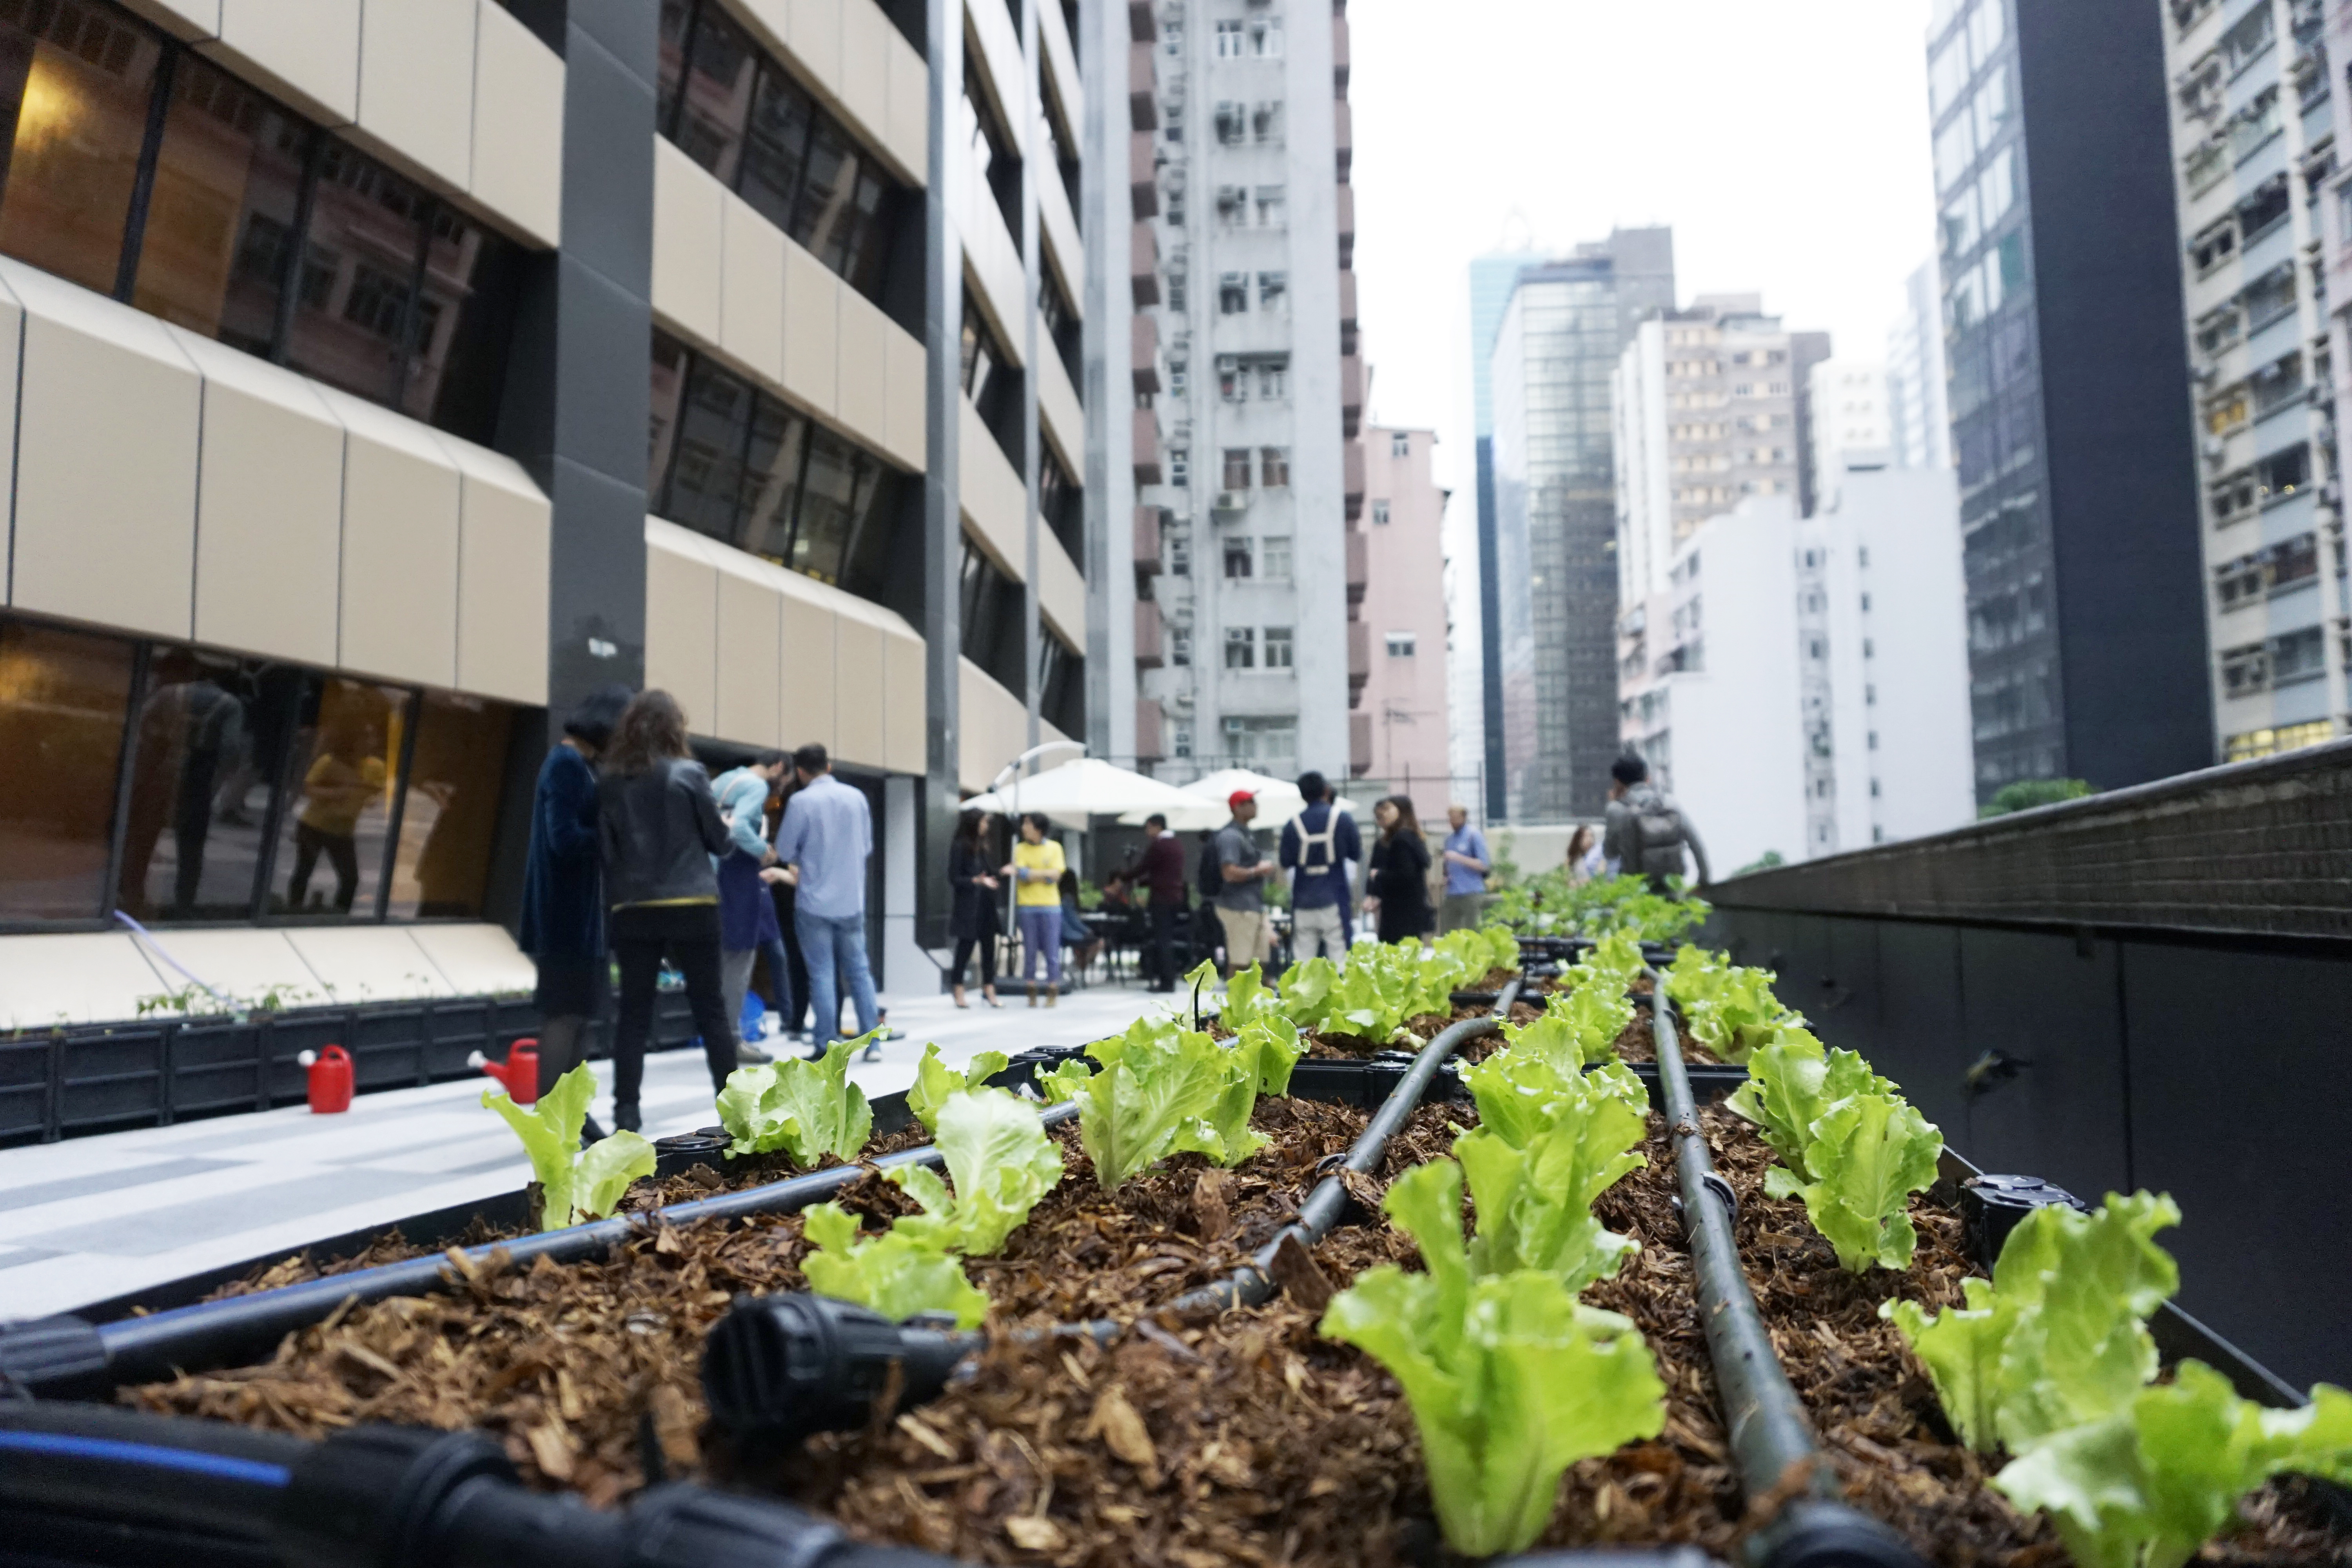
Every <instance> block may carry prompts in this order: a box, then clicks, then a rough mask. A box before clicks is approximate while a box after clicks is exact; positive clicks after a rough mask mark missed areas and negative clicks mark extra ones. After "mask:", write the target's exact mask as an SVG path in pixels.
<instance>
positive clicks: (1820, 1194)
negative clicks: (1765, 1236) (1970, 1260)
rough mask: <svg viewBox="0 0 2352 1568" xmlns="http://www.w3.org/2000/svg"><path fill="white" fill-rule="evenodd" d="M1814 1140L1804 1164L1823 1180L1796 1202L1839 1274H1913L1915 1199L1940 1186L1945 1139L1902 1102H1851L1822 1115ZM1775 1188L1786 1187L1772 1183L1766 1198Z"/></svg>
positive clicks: (1880, 1098) (1853, 1098) (1885, 1098)
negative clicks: (1876, 1270) (1832, 1252)
mask: <svg viewBox="0 0 2352 1568" xmlns="http://www.w3.org/2000/svg"><path fill="white" fill-rule="evenodd" d="M1813 1135H1814V1136H1813V1143H1812V1146H1811V1149H1809V1150H1808V1151H1807V1152H1806V1159H1807V1163H1809V1164H1810V1165H1811V1167H1812V1169H1813V1170H1814V1171H1815V1172H1817V1173H1819V1179H1818V1180H1816V1181H1814V1182H1811V1183H1810V1184H1806V1185H1805V1186H1803V1187H1802V1188H1801V1190H1800V1191H1799V1192H1798V1194H1797V1195H1799V1196H1801V1197H1802V1198H1803V1199H1804V1200H1805V1215H1806V1217H1807V1218H1809V1219H1811V1221H1812V1222H1813V1228H1814V1229H1815V1230H1818V1231H1820V1232H1821V1233H1822V1236H1824V1237H1827V1238H1828V1239H1829V1243H1830V1245H1831V1246H1832V1247H1835V1248H1837V1256H1838V1264H1839V1266H1840V1267H1841V1268H1844V1269H1846V1270H1847V1271H1848V1272H1850V1273H1854V1274H1864V1273H1867V1272H1869V1270H1870V1268H1871V1266H1872V1265H1874V1264H1875V1265H1877V1266H1878V1267H1880V1268H1909V1267H1910V1266H1911V1253H1912V1249H1913V1248H1914V1247H1916V1246H1917V1245H1918V1240H1919V1237H1918V1234H1917V1232H1916V1230H1914V1229H1913V1227H1912V1225H1911V1216H1910V1214H1909V1209H1910V1206H1911V1194H1913V1193H1916V1192H1920V1191H1923V1190H1925V1189H1926V1188H1927V1186H1928V1185H1929V1184H1932V1183H1933V1182H1934V1181H1935V1179H1936V1162H1937V1158H1938V1157H1940V1156H1941V1155H1942V1153H1943V1152H1944V1137H1943V1134H1942V1133H1940V1132H1938V1131H1936V1129H1935V1128H1934V1127H1933V1126H1932V1125H1930V1124H1929V1122H1928V1121H1927V1118H1926V1117H1924V1116H1922V1115H1920V1114H1919V1113H1918V1112H1917V1111H1916V1110H1913V1109H1912V1108H1911V1106H1910V1105H1909V1104H1908V1103H1907V1102H1906V1101H1905V1100H1903V1099H1901V1098H1900V1097H1899V1096H1896V1095H1892V1094H1853V1095H1848V1096H1847V1097H1846V1098H1844V1099H1843V1100H1839V1101H1838V1102H1837V1103H1836V1104H1834V1105H1832V1106H1831V1107H1830V1109H1829V1110H1826V1111H1824V1112H1823V1113H1822V1117H1821V1119H1820V1120H1819V1121H1815V1122H1814V1123H1813ZM1774 1174H1775V1175H1778V1174H1780V1173H1779V1172H1778V1171H1777V1170H1776V1171H1775V1172H1774ZM1787 1184H1788V1183H1787V1182H1785V1181H1784V1182H1782V1183H1779V1184H1777V1185H1780V1186H1783V1187H1785V1186H1786V1185H1787ZM1775 1185H1776V1184H1775V1183H1772V1182H1770V1181H1768V1182H1767V1184H1766V1186H1767V1190H1768V1191H1769V1190H1771V1188H1772V1187H1774V1186H1775ZM1776 1195H1779V1194H1776Z"/></svg>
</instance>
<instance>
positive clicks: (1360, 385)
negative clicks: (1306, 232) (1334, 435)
mask: <svg viewBox="0 0 2352 1568" xmlns="http://www.w3.org/2000/svg"><path fill="white" fill-rule="evenodd" d="M1340 188H1341V189H1343V190H1344V189H1346V187H1345V186H1342V187H1340ZM1339 422H1340V426H1341V433H1342V434H1344V435H1345V436H1346V437H1348V439H1349V440H1350V441H1352V440H1354V439H1355V438H1356V432H1357V431H1358V430H1360V429H1361V428H1362V427H1363V423H1364V359H1363V356H1362V355H1361V354H1345V355H1342V356H1341V358H1340V360H1339Z"/></svg>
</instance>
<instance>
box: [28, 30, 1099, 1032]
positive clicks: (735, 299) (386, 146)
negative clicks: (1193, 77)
mask: <svg viewBox="0 0 2352 1568" xmlns="http://www.w3.org/2000/svg"><path fill="white" fill-rule="evenodd" d="M1073 16H1074V14H1073V13H1072V12H1070V11H1068V10H1067V9H1066V8H1065V7H1062V6H1052V5H1047V6H1040V5H1034V4H1031V5H1025V6H1023V7H1019V8H1013V9H1008V7H1006V6H1005V5H1002V4H999V3H997V0H973V3H972V4H971V5H969V7H965V6H955V7H952V8H950V7H949V6H947V5H945V4H944V3H943V0H934V4H932V5H930V6H929V8H928V9H927V8H925V7H923V6H919V5H912V4H908V3H905V0H894V3H893V4H891V5H887V6H885V5H877V4H875V3H874V0H793V3H792V4H790V5H787V4H784V3H782V0H664V3H663V4H662V5H658V6H656V5H637V6H618V7H596V6H586V5H572V6H570V7H561V6H551V5H541V4H534V3H532V0H512V3H511V4H497V3H493V0H404V4H401V5H367V6H362V5H361V4H360V0H305V4H304V5H300V6H293V7H289V6H268V7H263V6H256V5H243V4H236V3H230V4H222V3H220V0H139V4H138V5H136V7H135V9H133V8H130V7H126V6H123V5H116V4H113V3H112V0H71V3H65V0H60V3H59V4H57V5H44V6H37V7H30V8H16V9H9V10H5V11H0V47H5V49H6V51H7V52H8V55H9V58H12V59H16V60H18V61H20V62H22V67H21V68H19V69H17V70H16V71H14V72H12V73H8V74H7V75H6V77H5V81H0V104H5V108H6V110H7V116H8V121H7V123H8V126H9V133H10V135H11V138H12V143H11V145H12V153H11V155H10V157H9V160H8V162H7V164H6V172H5V184H0V311H5V325H0V353H5V355H7V356H8V358H9V360H10V365H9V368H8V372H7V374H5V376H0V384H5V385H6V386H7V387H9V388H10V389H11V397H12V399H13V400H14V403H13V406H14V417H13V419H12V421H11V426H12V428H13V429H14V437H13V441H12V442H11V444H10V446H9V447H8V448H7V462H6V464H5V468H0V473H5V479H0V483H5V485H6V486H7V488H8V490H9V494H10V500H11V503H12V504H11V507H10V511H9V515H10V520H11V521H10V523H9V529H10V542H9V546H10V548H9V557H10V562H11V570H10V573H9V575H8V580H7V584H6V600H5V609H0V736H5V741H0V744H5V747H6V751H7V754H8V755H9V756H11V757H12V758H16V759H18V760H19V765H15V766H12V767H10V768H9V769H7V770H5V773H6V777H5V781H0V931H5V933H6V934H0V997H5V999H6V1004H7V1005H6V1007H5V1009H0V1014H5V1016H0V1023H5V1022H7V1021H8V1019H9V1018H10V1017H13V1018H14V1019H15V1020H16V1021H17V1022H24V1021H26V1020H27V1019H30V1020H33V1021H39V1022H54V1021H57V1019H58V1018H59V1017H65V1018H82V1017H107V1016H127V1014H128V1012H129V1011H130V1007H131V1003H132V1001H133V1000H134V999H135V998H136V997H138V996H142V995H146V994H154V993H158V992H163V991H169V990H177V989H180V988H181V987H182V986H183V985H184V979H183V977H182V976H181V975H180V974H179V973H168V972H167V969H168V966H167V964H166V963H165V961H163V959H162V958H160V957H159V956H158V954H159V952H160V950H159V949H157V948H155V947H153V946H152V944H143V943H140V942H134V940H133V938H132V937H131V936H130V935H128V934H125V933H124V932H123V931H122V929H121V917H129V918H130V919H131V920H135V921H139V922H140V923H141V924H142V925H144V926H146V927H148V928H150V929H151V930H154V931H158V932H161V933H163V940H164V941H165V942H166V943H167V944H168V946H169V948H170V951H171V954H172V955H173V962H176V963H184V964H185V965H187V966H188V968H189V969H191V970H193V971H194V972H195V973H196V975H197V976H199V977H201V978H202V979H204V980H205V981H206V982H207V983H209V984H214V985H216V986H221V987H226V988H230V989H233V990H235V991H236V992H239V993H251V992H257V991H258V990H260V989H264V988H267V987H271V986H279V985H283V986H286V987H289V988H290V989H291V990H292V991H294V992H295V993H296V994H309V995H311V996H314V997H316V996H322V995H324V996H338V997H341V998H343V999H345V1000H349V999H351V998H352V997H354V996H362V995H372V996H374V997H378V998H383V997H394V996H403V995H415V994H439V995H449V994H482V993H486V992H489V991H497V990H510V989H513V988H515V986H516V985H517V984H524V985H527V984H529V979H528V974H529V971H528V966H527V965H521V966H519V965H518V961H517V957H516V954H515V952H514V948H513V945H512V943H511V942H510V941H509V940H508V939H507V937H506V935H505V933H504V931H501V930H500V929H499V927H500V925H501V923H502V922H505V921H509V920H510V919H511V918H512V916H513V914H514V912H515V907H516V902H517V898H518V889H519V884H520V862H521V858H522V853H523V849H524V845H525V841H526V837H527V827H528V816H529V814H528V810H527V806H528V802H529V799H530V787H531V781H532V777H533V774H534V773H535V771H536V768H537V764H538V761H539V759H540V757H541V754H542V753H543V752H544V750H545V748H546V745H547V743H548V742H549V740H550V738H551V724H552V723H553V722H555V721H560V719H561V716H562V713H563V711H564V710H566V709H567V708H568V707H569V706H570V705H571V704H572V702H574V701H576V700H578V699H579V698H580V697H581V696H582V695H583V693H584V692H586V691H587V690H589V689H593V688H594V687H596V686H598V685H601V684H603V683H605V682H607V681H613V680H620V681H625V682H628V683H630V684H636V683H638V682H640V681H643V682H646V683H650V684H655V685H659V686H663V687H666V688H667V689H670V690H671V691H673V692H674V693H676V694H677V697H678V699H679V700H680V701H681V702H682V704H683V705H684V707H685V708H686V710H687V712H688V717H689V720H690V721H691V724H692V728H693V730H694V731H695V734H696V737H697V741H698V744H699V745H701V746H702V747H703V748H704V750H705V751H706V753H707V754H708V756H709V758H710V760H712V761H713V762H723V761H726V760H729V759H730V758H731V757H733V756H736V755H740V753H741V752H744V751H746V750H749V749H752V748H760V747H771V746H781V745H794V744H799V743H802V742H809V741H818V742H824V743H825V744H826V745H827V746H828V747H829V748H830V749H831V750H832V752H833V753H834V755H835V757H836V758H837V759H838V761H839V763H840V769H841V772H842V773H843V774H844V775H845V777H846V778H847V779H848V780H849V781H850V782H852V783H853V784H856V785H857V786H858V787H860V788H862V789H865V790H866V791H867V792H868V794H869V795H871V797H872V798H873V800H874V803H875V805H876V820H877V829H878V836H879V840H880V844H879V852H878V854H877V858H876V870H875V887H876V896H875V897H874V898H873V900H871V918H872V923H873V932H872V934H873V936H874V937H875V938H876V941H877V953H878V954H879V958H880V962H881V965H882V968H883V971H884V976H885V979H886V982H895V983H896V984H901V985H908V984H923V985H928V984H930V982H931V980H932V977H933V973H934V972H933V971H932V969H931V967H930V966H929V964H928V963H923V962H922V961H921V959H920V958H919V956H918V955H917V954H916V953H915V952H914V949H915V948H916V947H917V946H918V945H919V944H926V943H935V942H937V941H938V940H939V939H940V938H941V937H942V935H943V930H944V916H945V888H946V884H945V879H944V858H945V852H946V842H947V835H946V831H945V829H946V827H947V826H948V825H949V824H950V822H951V818H952V812H953V808H954V804H955V801H956V799H957V798H958V794H959V791H960V790H963V789H975V788H980V787H984V786H985V785H986V784H988V783H989V782H990V780H991V779H992V777H993V775H994V774H995V773H996V772H997V770H998V769H999V768H1000V767H1001V766H1002V765H1003V763H1004V762H1005V761H1007V760H1009V758H1010V757H1011V756H1012V755H1013V754H1014V753H1015V752H1019V751H1020V750H1021V749H1023V747H1024V745H1026V744H1027V743H1029V742H1030V740H1031V739H1032V737H1034V736H1040V735H1042V736H1044V737H1045V738H1052V737H1055V736H1056V735H1060V734H1065V733H1077V732H1081V731H1084V730H1085V728H1086V726H1087V703H1086V699H1085V693H1086V691H1087V662H1088V660H1087V654H1088V649H1089V647H1090V646H1093V645H1092V644H1091V641H1090V637H1089V606H1088V603H1087V591H1086V586H1085V577H1084V574H1083V573H1084V568H1085V566H1086V565H1087V563H1088V561H1089V558H1090V556H1091V554H1092V551H1091V550H1090V547H1089V543H1088V541H1087V521H1086V520H1087V517H1088V515H1089V507H1090V506H1091V507H1093V508H1094V509H1095V511H1094V515H1095V517H1096V518H1097V519H1099V518H1100V517H1101V512H1100V510H1099V509H1100V506H1101V501H1100V500H1099V499H1098V498H1090V497H1087V495H1086V494H1085V492H1084V489H1083V486H1082V484H1081V482H1080V476H1081V475H1082V474H1083V473H1085V472H1086V471H1087V467H1088V465H1087V457H1088V453H1089V447H1088V441H1087V431H1086V418H1087V416H1086V414H1085V411H1084V410H1085V406H1086V404H1085V401H1084V400H1083V399H1082V398H1081V396H1080V395H1079V393H1078V390H1077V387H1076V380H1077V367H1078V366H1079V364H1080V363H1081V362H1080V353H1081V341H1082V340H1081V334H1082V332H1083V331H1084V327H1083V317H1082V315H1081V302H1082V301H1086V300H1090V299H1093V298H1097V294H1096V293H1095V292H1093V291H1090V290H1089V288H1088V275H1087V266H1086V258H1085V256H1084V252H1083V250H1082V248H1081V246H1080V242H1079V239H1078V233H1077V227H1076V222H1075V218H1074V213H1075V192H1076V182H1077V180H1078V179H1079V175H1080V160H1079V158H1078V157H1077V156H1076V149H1077V147H1078V146H1079V142H1078V140H1077V135H1076V132H1077V130H1078V128H1079V127H1080V126H1081V125H1082V124H1084V123H1086V121H1085V116H1086V113H1087V101H1086V96H1085V91H1084V89H1083V88H1082V85H1081V77H1080V73H1079V69H1078V58H1079V57H1078V55H1077V52H1076V40H1074V39H1073V38H1072V37H1070V26H1071V23H1072V20H1073ZM1097 19H1098V18H1097ZM1081 21H1082V24H1083V25H1084V26H1093V25H1094V24H1093V23H1092V22H1086V21H1084V20H1083V19H1081ZM967 44H968V45H969V47H967ZM935 106H937V107H940V108H941V109H943V110H944V113H943V114H941V115H939V116H935V114H934V109H935ZM1121 403H1122V405H1124V403H1125V400H1124V399H1122V400H1121ZM1101 406H1102V405H1101V404H1100V402H1099V401H1098V402H1097V407H1101ZM25 759H37V763H34V764H32V765H26V764H25V762H24V760H25ZM110 1008H112V1009H118V1010H117V1011H113V1012H109V1011H107V1009H110Z"/></svg>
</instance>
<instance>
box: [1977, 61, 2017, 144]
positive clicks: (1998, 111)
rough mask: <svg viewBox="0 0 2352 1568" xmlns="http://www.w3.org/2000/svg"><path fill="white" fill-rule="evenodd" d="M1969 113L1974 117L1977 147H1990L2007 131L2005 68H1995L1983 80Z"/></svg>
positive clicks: (2007, 70)
mask: <svg viewBox="0 0 2352 1568" xmlns="http://www.w3.org/2000/svg"><path fill="white" fill-rule="evenodd" d="M1971 112H1972V113H1974V114H1975V116H1976V121H1977V145H1978V146H1979V147H1990V146H1991V145H1992V144H1993V142H1995V141H1997V140H1999V138H2000V133H2001V132H2003V131H2006V130H2007V129H2009V121H2010V115H2011V109H2010V102H2009V68H2008V67H2007V66H2005V65H2004V66H2000V67H1997V68H1995V69H1994V71H1993V73H1992V74H1991V75H1990V76H1989V77H1987V78H1985V84H1984V85H1983V86H1982V87H1980V88H1979V89H1977V97H1976V102H1975V104H1974V106H1973V107H1972V110H1971Z"/></svg>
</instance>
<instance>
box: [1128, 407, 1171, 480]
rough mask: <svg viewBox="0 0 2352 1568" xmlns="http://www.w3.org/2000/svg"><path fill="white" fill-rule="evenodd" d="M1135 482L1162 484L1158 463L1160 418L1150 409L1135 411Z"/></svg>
mask: <svg viewBox="0 0 2352 1568" xmlns="http://www.w3.org/2000/svg"><path fill="white" fill-rule="evenodd" d="M1135 482H1136V483H1137V484H1139V485H1157V484H1164V483H1166V482H1167V481H1166V480H1165V479H1163V478H1162V477H1161V468H1160V416H1159V414H1158V413H1157V412H1156V411H1154V410H1152V409H1150V408H1139V409H1137V410H1136V411H1135Z"/></svg>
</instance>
